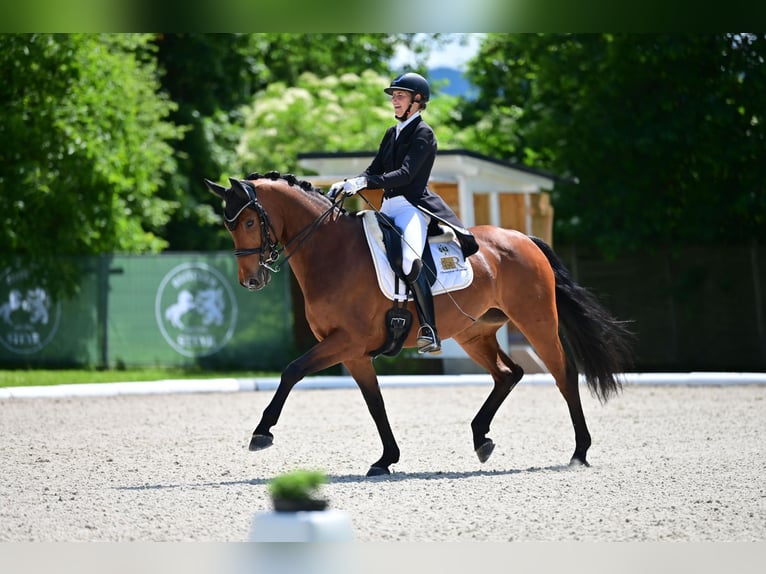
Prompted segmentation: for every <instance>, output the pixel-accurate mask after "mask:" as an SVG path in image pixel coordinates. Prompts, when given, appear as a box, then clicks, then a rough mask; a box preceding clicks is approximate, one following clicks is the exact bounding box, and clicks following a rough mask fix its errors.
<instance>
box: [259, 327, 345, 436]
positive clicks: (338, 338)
mask: <svg viewBox="0 0 766 574" xmlns="http://www.w3.org/2000/svg"><path fill="white" fill-rule="evenodd" d="M344 342H345V341H344V340H343V336H342V335H341V334H337V335H331V336H329V337H327V338H326V339H324V340H323V341H321V342H320V343H317V344H316V345H314V346H313V347H312V348H311V349H309V350H308V351H307V352H306V353H304V354H303V355H301V356H300V357H298V358H297V359H295V360H294V361H293V362H292V363H290V364H289V365H287V367H286V368H285V370H284V371H283V372H282V378H281V379H280V381H279V386H278V387H277V390H276V392H275V393H274V396H273V397H272V399H271V402H269V404H268V405H267V406H266V408H265V409H264V411H263V415H262V416H261V421H260V422H259V423H258V426H256V427H255V430H254V431H253V436H252V438H251V439H250V450H262V449H264V448H268V447H270V446H271V445H272V444H273V442H274V435H273V434H271V427H273V426H274V425H275V424H277V421H278V420H279V416H280V415H281V414H282V408H283V407H284V406H285V401H287V396H288V395H289V394H290V391H291V390H292V389H293V387H294V386H295V385H296V384H297V383H298V381H300V380H301V379H302V378H303V377H305V376H306V375H310V374H312V373H316V372H318V371H321V370H322V369H327V368H329V367H332V366H333V365H337V364H338V363H339V362H340V360H341V358H340V353H339V351H338V350H339V349H344V348H345V346H346V345H344Z"/></svg>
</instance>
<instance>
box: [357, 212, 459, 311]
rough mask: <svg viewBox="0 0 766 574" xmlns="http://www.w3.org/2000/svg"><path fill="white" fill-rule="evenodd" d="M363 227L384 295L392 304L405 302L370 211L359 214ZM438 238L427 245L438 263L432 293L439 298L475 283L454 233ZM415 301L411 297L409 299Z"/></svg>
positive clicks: (400, 286) (380, 233)
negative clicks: (397, 289) (443, 294)
mask: <svg viewBox="0 0 766 574" xmlns="http://www.w3.org/2000/svg"><path fill="white" fill-rule="evenodd" d="M358 215H359V216H360V217H362V222H363V224H364V235H365V237H366V238H367V245H368V246H369V248H370V254H371V255H372V261H373V263H374V265H375V274H376V275H377V276H378V286H379V287H380V290H381V292H382V293H383V295H385V296H386V297H387V298H388V299H390V300H391V301H394V300H396V301H404V299H405V294H404V293H402V292H406V290H407V287H406V286H405V285H404V284H403V283H402V284H400V285H399V291H400V293H398V294H397V293H396V287H395V285H396V275H395V274H394V271H393V269H391V264H390V263H389V262H388V257H387V256H386V248H385V245H384V244H383V232H382V231H381V230H380V226H379V225H378V220H377V218H376V217H375V212H374V211H370V210H364V211H360V212H359V213H358ZM445 229H447V231H448V233H445V234H444V235H439V236H436V237H429V238H428V244H429V246H430V249H431V254H432V255H433V257H434V262H435V264H436V282H435V283H434V285H433V287H432V288H431V291H432V293H433V294H434V295H440V294H442V293H447V292H449V291H457V290H459V289H465V288H466V287H468V286H469V285H470V284H471V281H473V267H471V262H470V261H467V260H466V259H465V257H463V251H462V250H461V249H460V244H459V243H458V242H457V239H456V238H455V234H454V233H452V230H450V229H449V228H445ZM409 299H410V300H412V296H410V297H409Z"/></svg>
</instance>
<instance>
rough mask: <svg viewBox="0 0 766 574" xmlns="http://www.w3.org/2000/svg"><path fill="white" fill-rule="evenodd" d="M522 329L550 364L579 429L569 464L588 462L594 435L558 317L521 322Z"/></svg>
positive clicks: (576, 430) (539, 353)
mask: <svg viewBox="0 0 766 574" xmlns="http://www.w3.org/2000/svg"><path fill="white" fill-rule="evenodd" d="M516 325H517V326H518V327H519V329H520V330H521V332H522V333H523V334H524V336H525V337H526V338H527V340H528V341H529V342H530V344H531V345H532V346H533V347H534V349H535V352H536V353H537V354H538V356H539V357H540V359H541V360H542V361H543V363H545V366H546V367H548V370H549V371H550V373H551V375H553V379H554V380H555V381H556V386H557V387H558V389H559V392H560V393H561V395H562V396H563V397H564V400H565V401H566V403H567V408H568V409H569V416H570V418H571V419H572V426H573V427H574V431H575V451H574V454H573V455H572V458H571V460H570V461H569V464H583V465H585V466H588V462H587V460H586V458H585V457H586V455H587V452H588V449H589V448H590V444H591V438H590V433H589V432H588V427H587V425H586V424H585V415H584V413H583V410H582V402H581V401H580V388H579V386H578V374H577V367H575V365H574V363H572V362H571V361H569V360H567V357H566V355H565V354H564V349H563V347H562V344H561V339H560V338H559V335H558V327H557V325H558V321H556V320H555V319H553V320H551V321H548V322H541V321H537V322H531V323H526V324H525V323H523V322H517V323H516Z"/></svg>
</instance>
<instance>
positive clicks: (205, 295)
mask: <svg viewBox="0 0 766 574" xmlns="http://www.w3.org/2000/svg"><path fill="white" fill-rule="evenodd" d="M89 263H90V261H89ZM86 267H88V268H90V269H91V270H92V272H91V273H90V274H89V275H88V276H86V277H85V278H84V279H83V283H82V286H81V290H80V293H79V295H78V296H77V297H76V298H74V299H70V300H66V301H60V302H57V301H54V300H53V299H52V298H51V297H50V296H49V295H48V294H47V293H46V292H45V291H44V290H43V289H40V288H36V287H34V285H32V286H31V287H30V286H29V281H28V279H29V278H28V277H26V276H25V275H24V272H23V271H14V270H5V272H3V273H2V274H0V362H2V363H5V364H25V365H30V366H42V365H45V364H56V365H59V364H75V365H91V366H94V365H108V366H110V367H115V366H122V365H124V366H150V365H157V366H191V365H200V366H203V367H209V368H226V369H252V370H281V369H282V368H283V367H284V366H285V365H286V364H287V363H288V362H289V361H290V359H291V358H292V357H293V356H294V342H293V334H292V311H291V309H292V304H291V300H290V275H289V274H290V271H289V270H288V269H285V271H284V272H282V273H277V274H274V275H273V277H272V281H271V283H270V284H269V286H268V287H267V288H266V289H264V290H262V291H259V292H257V293H252V292H249V291H247V290H246V289H244V288H242V287H241V286H240V285H239V283H238V281H237V262H236V259H235V258H234V257H233V256H232V255H231V253H229V252H226V253H191V254H190V253H183V254H180V253H179V254H162V255H136V256H114V257H103V258H100V259H98V258H94V260H93V263H92V264H91V265H89V266H86Z"/></svg>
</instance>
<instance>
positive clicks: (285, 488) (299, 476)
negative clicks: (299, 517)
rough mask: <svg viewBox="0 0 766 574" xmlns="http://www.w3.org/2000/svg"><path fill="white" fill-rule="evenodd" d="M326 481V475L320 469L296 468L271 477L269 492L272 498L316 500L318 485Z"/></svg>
mask: <svg viewBox="0 0 766 574" xmlns="http://www.w3.org/2000/svg"><path fill="white" fill-rule="evenodd" d="M326 482H327V475H326V474H325V473H324V472H322V471H319V470H305V469H298V470H293V471H291V472H288V473H285V474H281V475H279V476H277V477H276V478H274V479H272V480H271V482H269V493H270V494H271V496H272V498H274V499H277V498H281V499H284V500H294V501H307V500H316V497H317V491H318V489H319V487H320V486H321V485H323V484H325V483H326Z"/></svg>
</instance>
